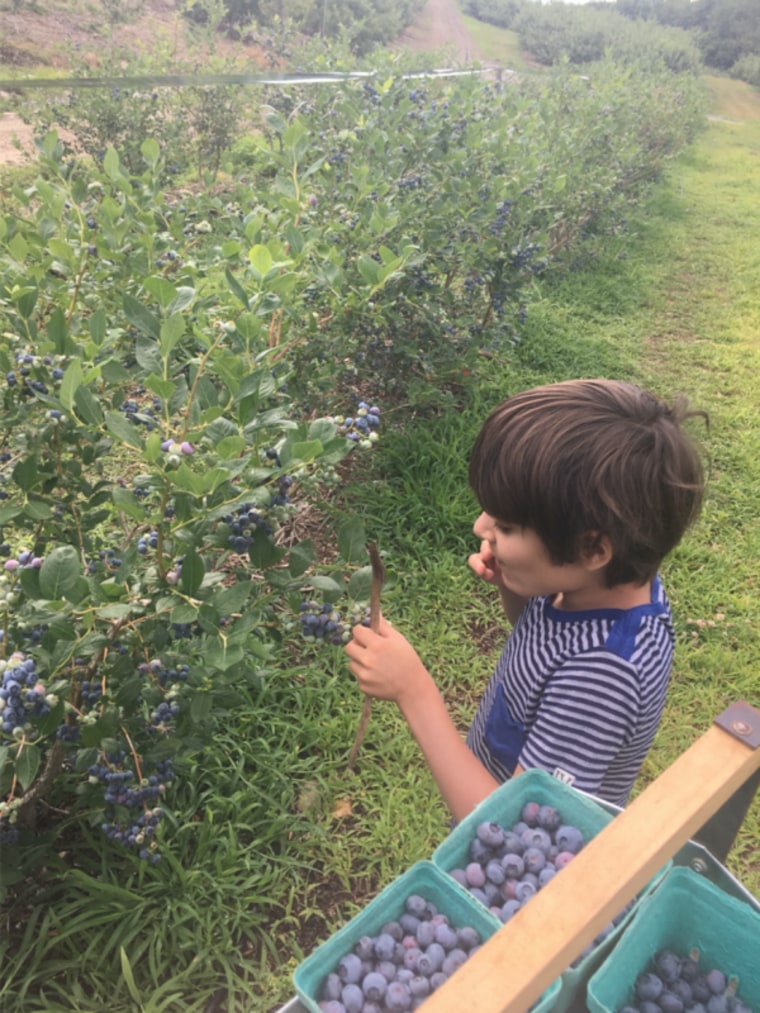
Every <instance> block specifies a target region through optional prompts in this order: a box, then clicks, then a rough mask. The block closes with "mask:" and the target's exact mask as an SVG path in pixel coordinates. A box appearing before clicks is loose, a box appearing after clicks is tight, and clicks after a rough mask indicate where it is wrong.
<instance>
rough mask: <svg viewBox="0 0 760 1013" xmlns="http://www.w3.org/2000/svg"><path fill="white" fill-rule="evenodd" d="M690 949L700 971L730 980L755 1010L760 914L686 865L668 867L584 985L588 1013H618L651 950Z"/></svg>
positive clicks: (759, 994)
mask: <svg viewBox="0 0 760 1013" xmlns="http://www.w3.org/2000/svg"><path fill="white" fill-rule="evenodd" d="M666 949H669V950H673V951H674V952H675V953H677V954H678V955H679V956H686V955H688V954H690V953H691V951H695V959H697V956H696V955H698V959H699V965H700V971H701V972H703V973H706V972H708V971H710V970H712V969H713V968H717V969H718V970H720V971H722V972H723V973H724V974H725V975H726V977H727V978H728V979H732V978H735V979H736V982H735V987H736V996H737V998H738V999H740V1000H741V1001H742V1002H743V1003H744V1004H745V1005H746V1006H749V1007H750V1009H753V1010H760V913H759V912H758V911H756V910H755V909H754V908H752V907H751V906H750V905H749V904H748V903H745V902H744V901H742V900H739V899H738V898H736V897H732V896H730V895H729V894H727V893H725V892H724V891H723V890H721V889H720V887H718V886H716V885H715V884H714V883H712V882H711V881H710V880H708V879H705V877H704V876H701V875H699V874H698V873H696V872H692V870H691V869H686V868H673V869H671V870H670V871H669V872H668V873H667V875H666V876H665V877H664V879H663V880H662V882H661V883H660V884H659V886H658V887H657V889H656V890H655V891H654V892H653V893H652V894H651V895H650V896H649V897H647V898H646V899H645V900H644V901H643V902H642V903H641V905H640V907H639V911H638V912H637V915H636V918H635V920H634V921H633V922H632V923H631V925H630V927H629V928H627V929H626V931H625V932H624V933H623V935H622V937H621V938H620V940H619V941H618V944H617V946H616V947H615V949H614V950H613V952H612V953H611V954H610V956H609V957H608V958H607V960H605V962H604V964H602V966H601V967H600V968H599V969H598V970H597V971H596V973H595V974H594V975H593V976H592V977H591V980H590V981H589V983H588V989H587V995H586V1005H587V1007H588V1009H589V1010H590V1011H591V1013H617V1011H618V1010H621V1009H622V1008H623V1007H624V1006H626V1005H630V1004H635V1003H634V985H635V982H636V978H637V977H638V976H639V974H641V973H642V972H645V971H651V970H652V969H653V960H654V957H655V954H657V953H659V952H660V951H661V950H666Z"/></svg>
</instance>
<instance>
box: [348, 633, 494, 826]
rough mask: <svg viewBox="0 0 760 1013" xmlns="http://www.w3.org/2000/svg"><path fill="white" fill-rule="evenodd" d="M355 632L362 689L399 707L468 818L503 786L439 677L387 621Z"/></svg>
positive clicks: (459, 815) (459, 812) (446, 791)
mask: <svg viewBox="0 0 760 1013" xmlns="http://www.w3.org/2000/svg"><path fill="white" fill-rule="evenodd" d="M353 632H354V638H353V640H351V641H350V642H349V643H348V644H347V645H346V654H347V655H348V657H349V659H350V661H349V667H350V669H351V671H352V672H353V673H354V675H355V676H356V678H357V680H358V682H359V686H360V687H361V689H362V690H363V691H364V692H365V693H368V694H369V695H370V696H373V697H378V698H380V699H383V700H393V701H394V702H395V703H396V704H397V705H398V707H399V709H400V710H401V713H402V714H403V715H404V717H405V719H406V721H407V723H408V724H409V728H410V729H411V732H412V734H413V735H414V737H415V738H416V740H417V742H418V743H419V746H420V748H421V749H422V752H423V754H424V756H425V759H426V760H427V763H428V766H429V767H430V771H431V773H432V775H433V777H434V778H435V781H436V784H437V785H438V788H439V790H440V792H441V795H442V796H443V799H444V801H445V802H446V804H447V806H448V807H449V809H450V810H451V813H452V815H453V816H454V818H455V819H457V820H461V819H463V818H464V817H465V816H467V815H468V813H470V812H471V811H472V809H473V808H474V807H475V805H477V803H478V802H481V801H482V800H483V799H484V798H486V797H487V796H488V795H490V793H491V792H492V791H493V790H494V789H495V788H497V787H498V784H499V782H498V781H497V780H496V778H494V777H493V775H492V774H491V773H490V772H489V771H488V770H487V769H486V768H485V767H484V766H483V764H482V763H481V762H480V760H479V759H478V758H477V757H476V756H475V755H474V754H473V753H471V752H470V750H469V749H468V747H467V745H466V743H465V741H464V739H463V738H462V736H461V735H460V733H459V731H458V729H457V727H456V725H455V724H454V722H453V721H452V719H451V715H450V714H449V712H448V710H447V709H446V704H445V703H444V701H443V697H442V696H441V694H440V692H439V691H438V687H437V686H436V684H435V682H434V680H433V677H432V676H431V675H430V673H429V672H428V670H427V669H426V668H425V666H424V665H423V664H422V661H421V660H420V657H419V655H418V654H417V652H416V651H415V650H414V648H413V647H412V646H411V644H410V643H409V642H408V641H407V640H406V638H405V637H403V636H402V635H401V634H400V633H398V632H397V631H396V630H394V629H393V627H392V626H391V625H390V623H388V622H386V621H385V620H384V619H381V621H380V628H379V631H378V633H373V632H372V631H371V630H369V629H367V627H366V626H357V627H355V628H354V631H353Z"/></svg>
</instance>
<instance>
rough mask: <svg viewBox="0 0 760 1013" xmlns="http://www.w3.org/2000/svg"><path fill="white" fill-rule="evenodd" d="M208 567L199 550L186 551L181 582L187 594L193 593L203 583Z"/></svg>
mask: <svg viewBox="0 0 760 1013" xmlns="http://www.w3.org/2000/svg"><path fill="white" fill-rule="evenodd" d="M205 573H206V567H205V566H204V565H203V560H202V559H201V557H200V556H199V555H198V553H197V552H195V551H194V550H191V551H190V552H186V553H185V558H184V559H183V560H182V573H181V575H180V578H179V584H180V587H181V588H182V590H183V591H184V592H185V594H188V595H193V594H195V592H196V591H197V590H198V588H199V587H200V586H201V584H202V583H203V577H204V575H205Z"/></svg>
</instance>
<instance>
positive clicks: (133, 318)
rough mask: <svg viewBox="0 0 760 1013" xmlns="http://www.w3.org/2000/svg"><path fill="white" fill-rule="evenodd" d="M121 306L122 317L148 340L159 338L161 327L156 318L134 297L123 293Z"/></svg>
mask: <svg viewBox="0 0 760 1013" xmlns="http://www.w3.org/2000/svg"><path fill="white" fill-rule="evenodd" d="M122 306H123V307H124V316H125V317H126V318H127V320H128V321H129V322H130V324H132V325H133V326H134V327H136V328H137V330H138V331H140V333H141V334H145V335H147V337H149V338H156V339H158V338H159V337H160V335H161V325H160V323H159V320H158V317H157V316H155V315H154V314H153V313H151V311H150V310H149V309H147V308H146V307H145V306H143V304H142V303H141V302H138V301H137V299H135V298H134V296H131V295H129V293H128V292H125V293H124V297H123V299H122Z"/></svg>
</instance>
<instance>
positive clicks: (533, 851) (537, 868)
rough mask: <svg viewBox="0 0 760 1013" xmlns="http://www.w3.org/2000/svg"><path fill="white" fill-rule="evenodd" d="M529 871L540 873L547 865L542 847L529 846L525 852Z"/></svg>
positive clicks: (524, 859) (524, 855)
mask: <svg viewBox="0 0 760 1013" xmlns="http://www.w3.org/2000/svg"><path fill="white" fill-rule="evenodd" d="M523 861H524V862H525V869H526V871H527V872H533V873H535V874H538V873H539V872H541V870H542V869H543V868H544V867H545V866H546V855H545V854H544V852H543V851H541V850H540V848H528V849H527V850H526V851H525V853H524V854H523Z"/></svg>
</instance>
